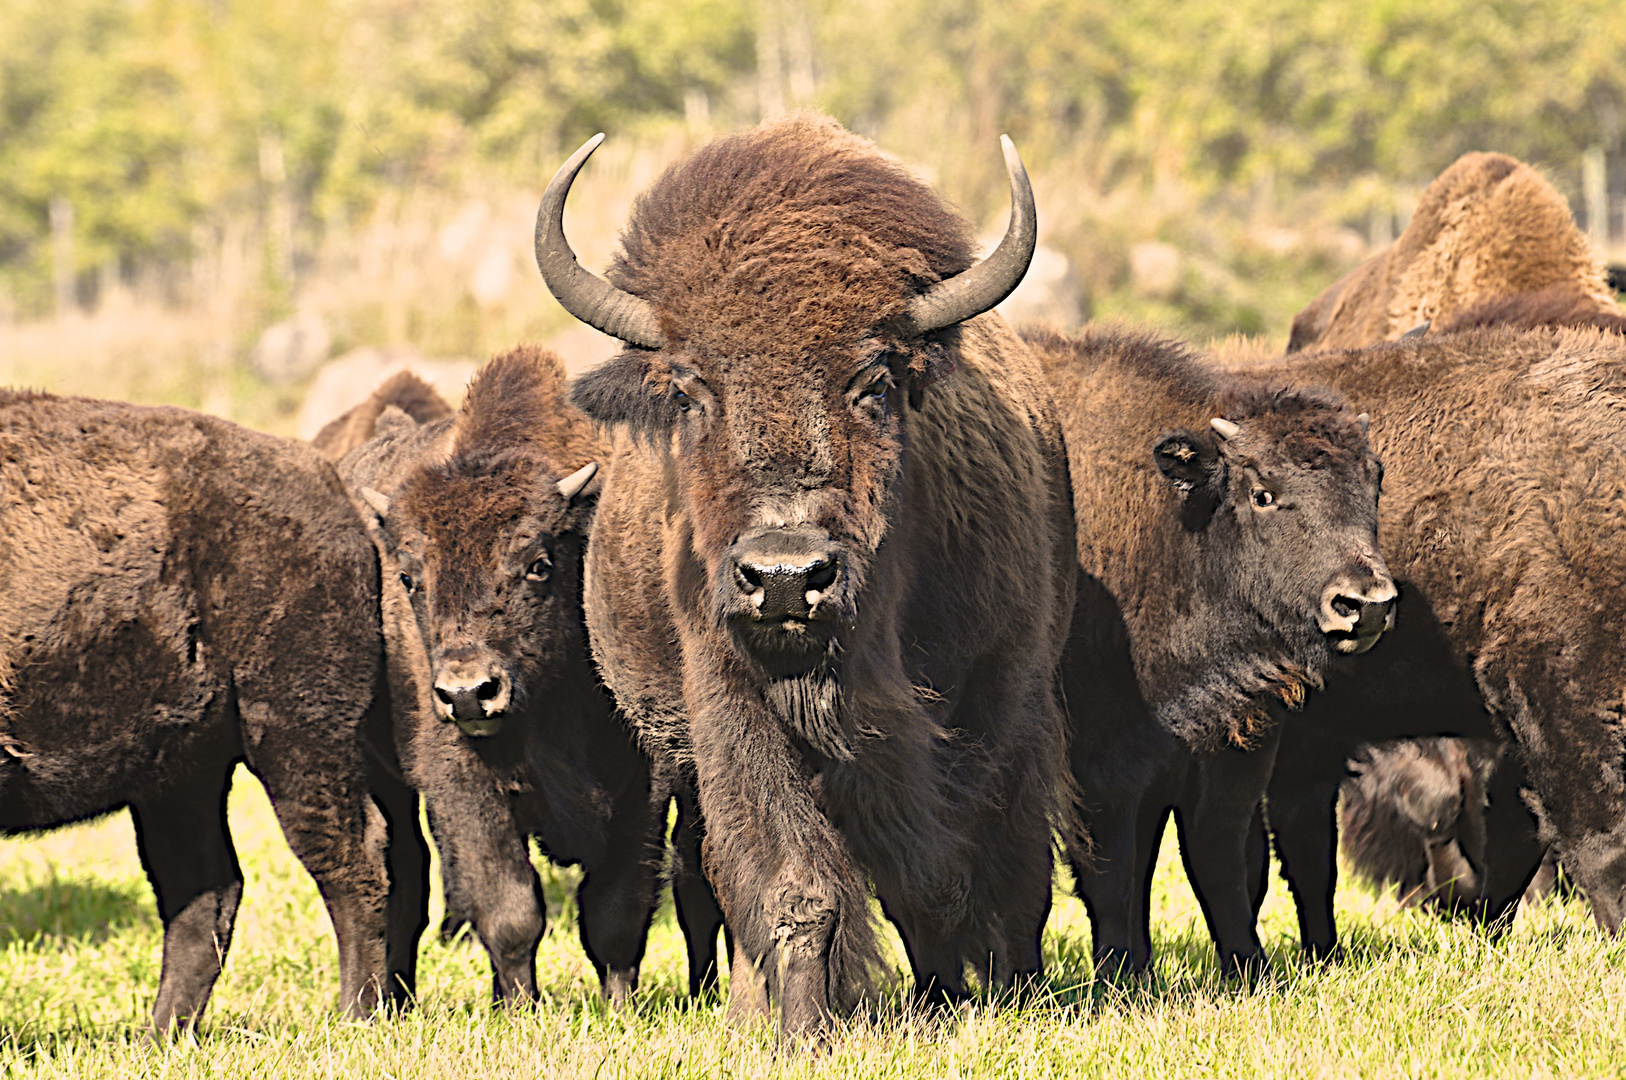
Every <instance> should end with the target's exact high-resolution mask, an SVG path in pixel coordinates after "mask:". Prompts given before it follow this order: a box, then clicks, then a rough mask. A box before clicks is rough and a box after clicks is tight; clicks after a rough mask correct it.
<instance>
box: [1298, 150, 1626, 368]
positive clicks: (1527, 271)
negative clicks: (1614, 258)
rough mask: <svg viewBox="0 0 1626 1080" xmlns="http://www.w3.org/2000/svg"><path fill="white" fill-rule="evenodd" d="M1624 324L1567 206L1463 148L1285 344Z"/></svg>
mask: <svg viewBox="0 0 1626 1080" xmlns="http://www.w3.org/2000/svg"><path fill="white" fill-rule="evenodd" d="M1425 324H1428V332H1430V333H1440V332H1444V331H1447V330H1453V329H1467V328H1469V327H1473V326H1484V325H1493V324H1494V325H1516V326H1525V327H1530V326H1536V325H1565V326H1581V325H1597V326H1600V327H1603V328H1606V329H1607V328H1610V327H1613V328H1614V329H1616V330H1622V329H1626V312H1622V310H1621V309H1620V307H1619V305H1617V304H1616V303H1615V298H1614V290H1613V289H1611V288H1610V287H1609V285H1608V284H1607V283H1606V281H1605V277H1604V270H1603V267H1602V266H1601V265H1600V264H1599V263H1598V260H1597V258H1596V257H1595V256H1594V255H1593V254H1592V249H1591V247H1590V245H1589V244H1588V243H1587V239H1586V237H1585V236H1583V235H1582V234H1581V232H1580V230H1578V229H1577V228H1576V227H1575V223H1574V221H1573V220H1572V219H1571V217H1570V209H1569V204H1568V203H1567V202H1565V201H1564V197H1563V196H1562V195H1560V194H1559V193H1558V192H1557V191H1555V190H1553V187H1552V185H1551V184H1549V183H1547V181H1546V180H1544V179H1543V178H1542V176H1541V174H1540V173H1538V172H1536V171H1535V170H1534V169H1532V168H1530V167H1529V166H1528V165H1525V164H1522V163H1521V162H1518V161H1516V160H1514V159H1513V158H1510V157H1508V156H1506V155H1505V154H1466V155H1464V156H1463V157H1462V158H1461V159H1460V160H1458V161H1457V163H1456V164H1454V165H1452V166H1451V167H1450V168H1449V169H1447V170H1446V171H1445V172H1443V173H1441V174H1440V176H1439V177H1438V178H1437V179H1436V180H1435V181H1434V182H1433V183H1432V184H1430V185H1429V187H1428V190H1427V191H1425V192H1424V193H1423V197H1422V200H1421V201H1420V202H1419V203H1418V205H1417V210H1416V212H1415V213H1414V214H1413V215H1412V219H1411V222H1410V223H1409V224H1408V225H1407V226H1406V229H1405V231H1404V232H1403V233H1401V235H1400V239H1399V240H1398V241H1396V242H1395V244H1394V246H1393V247H1391V248H1389V249H1388V250H1386V251H1384V252H1382V253H1381V254H1379V255H1376V256H1374V257H1373V258H1371V259H1368V260H1367V261H1366V262H1364V263H1362V264H1361V265H1360V266H1358V267H1356V268H1355V269H1354V270H1351V271H1350V272H1349V273H1348V274H1346V275H1344V276H1343V277H1342V278H1340V279H1339V280H1338V281H1336V282H1334V283H1333V284H1332V285H1330V286H1328V287H1327V289H1326V290H1325V291H1324V292H1323V293H1322V294H1321V295H1320V296H1318V297H1316V299H1315V300H1314V301H1313V302H1312V303H1311V304H1310V306H1309V307H1307V308H1305V309H1304V310H1303V311H1301V312H1299V314H1298V316H1297V317H1296V318H1295V319H1294V320H1293V330H1292V334H1291V336H1290V337H1289V339H1288V344H1287V351H1288V352H1300V351H1304V350H1309V349H1332V348H1355V347H1360V346H1363V345H1371V344H1375V343H1377V342H1380V341H1394V340H1396V339H1397V338H1399V337H1400V336H1401V335H1402V334H1404V333H1407V332H1408V331H1412V330H1416V329H1420V328H1423V327H1424V325H1425Z"/></svg>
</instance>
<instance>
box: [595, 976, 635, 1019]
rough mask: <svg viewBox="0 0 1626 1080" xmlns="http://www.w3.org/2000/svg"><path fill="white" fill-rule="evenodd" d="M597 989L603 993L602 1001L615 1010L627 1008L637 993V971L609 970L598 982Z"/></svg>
mask: <svg viewBox="0 0 1626 1080" xmlns="http://www.w3.org/2000/svg"><path fill="white" fill-rule="evenodd" d="M599 989H600V990H601V991H603V993H604V1000H605V1001H608V1002H609V1003H610V1004H611V1005H614V1006H615V1007H616V1008H617V1009H625V1008H628V1007H629V1006H630V1005H631V1004H632V996H633V994H635V993H637V992H638V969H637V968H635V967H632V968H610V969H609V970H607V971H606V972H605V973H604V977H603V979H601V980H600V982H599Z"/></svg>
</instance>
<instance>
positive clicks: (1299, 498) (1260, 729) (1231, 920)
mask: <svg viewBox="0 0 1626 1080" xmlns="http://www.w3.org/2000/svg"><path fill="white" fill-rule="evenodd" d="M1028 339H1029V341H1030V343H1031V344H1032V345H1033V346H1034V347H1035V349H1036V350H1037V351H1038V353H1039V354H1040V356H1041V357H1042V359H1043V362H1044V368H1045V375H1046V377H1047V378H1048V379H1049V381H1050V383H1051V385H1052V386H1053V387H1054V389H1055V391H1056V397H1057V401H1058V405H1059V409H1060V412H1061V420H1062V429H1063V431H1064V432H1065V433H1066V438H1067V451H1068V457H1069V460H1070V462H1071V466H1072V478H1073V509H1074V514H1075V519H1076V522H1077V544H1078V546H1077V558H1078V562H1079V566H1080V569H1081V570H1082V571H1083V574H1084V578H1083V582H1082V584H1081V586H1080V590H1079V602H1078V606H1077V608H1076V609H1075V612H1074V618H1073V631H1072V639H1071V640H1070V641H1069V643H1068V649H1067V652H1066V654H1065V655H1064V657H1063V661H1062V670H1063V679H1064V685H1065V687H1066V690H1067V695H1068V700H1069V705H1070V708H1071V711H1072V719H1073V725H1074V727H1073V771H1074V777H1075V779H1076V781H1077V783H1078V786H1079V789H1080V793H1081V796H1082V798H1083V800H1084V806H1085V812H1086V821H1087V823H1088V825H1089V827H1090V831H1091V835H1092V838H1093V840H1094V842H1095V845H1096V854H1097V856H1098V857H1097V859H1096V861H1095V863H1094V864H1093V865H1089V864H1085V863H1082V862H1080V863H1079V864H1078V865H1076V866H1075V876H1076V878H1077V881H1078V885H1079V888H1080V891H1081V892H1082V894H1083V896H1084V898H1085V899H1086V901H1087V902H1088V903H1089V906H1090V911H1091V915H1092V917H1093V920H1094V924H1095V949H1096V958H1097V961H1098V963H1100V964H1101V966H1102V967H1103V969H1104V970H1105V971H1106V972H1108V973H1111V974H1115V973H1117V972H1118V971H1119V970H1121V969H1124V968H1128V969H1131V970H1138V969H1140V968H1142V967H1144V966H1145V964H1146V963H1147V962H1148V960H1149V958H1150V955H1149V954H1150V941H1149V938H1148V936H1147V932H1146V927H1145V924H1144V919H1145V916H1144V902H1143V898H1142V897H1141V896H1140V895H1138V893H1139V890H1141V889H1143V888H1144V887H1145V884H1146V883H1147V882H1149V881H1150V869H1151V860H1152V859H1153V858H1155V856H1156V851H1157V843H1156V839H1157V834H1158V833H1160V832H1161V830H1162V827H1163V820H1164V818H1165V817H1166V816H1167V814H1168V812H1169V811H1170V809H1171V808H1172V809H1174V810H1176V812H1177V813H1179V814H1180V817H1181V821H1182V823H1183V826H1184V828H1183V834H1184V835H1183V839H1184V842H1185V843H1184V849H1183V850H1184V852H1185V857H1186V864H1187V867H1188V869H1189V870H1190V873H1191V877H1192V881H1193V885H1194V887H1195V888H1196V891H1197V893H1198V896H1199V898H1200V899H1201V901H1202V904H1203V911H1204V914H1205V915H1206V916H1207V918H1208V920H1209V925H1210V929H1211V930H1212V931H1213V933H1214V936H1215V941H1216V944H1217V945H1218V947H1219V952H1220V959H1221V963H1222V965H1223V966H1224V968H1225V969H1226V970H1228V971H1230V970H1234V969H1235V968H1236V967H1237V966H1238V965H1242V964H1256V963H1259V962H1261V961H1262V960H1263V950H1262V948H1261V946H1260V943H1259V939H1258V937H1257V935H1256V934H1255V933H1254V931H1253V910H1252V906H1251V897H1250V895H1249V892H1248V888H1247V882H1246V881H1245V880H1244V879H1243V878H1242V877H1241V876H1240V874H1237V873H1236V872H1235V871H1236V868H1237V867H1239V866H1240V865H1242V863H1243V860H1244V851H1245V841H1246V829H1245V828H1244V829H1243V830H1240V831H1236V832H1232V833H1227V832H1225V831H1224V827H1223V826H1224V824H1225V822H1226V820H1227V818H1226V815H1225V814H1223V813H1219V812H1217V809H1216V807H1217V804H1225V806H1226V807H1228V809H1229V810H1230V811H1232V812H1233V813H1238V812H1239V813H1240V814H1241V816H1242V818H1243V823H1244V826H1245V825H1246V823H1247V820H1248V818H1249V816H1250V815H1251V814H1252V811H1253V808H1254V807H1255V806H1257V804H1258V802H1259V799H1260V797H1261V796H1262V794H1263V792H1264V786H1265V783H1266V781H1267V780H1268V778H1269V775H1270V767H1271V761H1272V759H1273V754H1274V746H1275V740H1276V738H1277V737H1278V735H1279V731H1278V720H1279V718H1280V717H1279V714H1280V712H1281V709H1282V707H1283V706H1286V707H1287V708H1296V707H1298V706H1300V705H1301V704H1302V703H1303V702H1304V700H1305V693H1306V691H1307V690H1309V689H1313V688H1316V687H1319V686H1320V685H1321V684H1322V680H1323V677H1324V676H1325V674H1326V672H1327V671H1328V669H1329V668H1330V666H1331V663H1332V658H1333V655H1334V651H1335V650H1334V640H1335V639H1333V638H1330V637H1329V635H1328V634H1327V633H1326V632H1324V631H1323V629H1322V621H1321V619H1322V615H1321V611H1322V608H1323V605H1324V604H1326V602H1327V601H1326V599H1325V597H1326V596H1328V595H1329V594H1331V595H1339V594H1341V595H1349V596H1362V595H1370V596H1372V597H1373V598H1374V600H1377V598H1379V597H1392V595H1393V590H1392V586H1391V585H1390V583H1389V581H1388V576H1387V573H1386V571H1385V569H1384V565H1383V560H1382V559H1381V558H1380V557H1379V555H1378V552H1377V506H1376V502H1377V483H1378V473H1379V466H1378V464H1377V461H1376V459H1375V458H1374V457H1373V456H1372V453H1371V450H1370V449H1369V448H1368V446H1367V442H1366V436H1365V433H1364V432H1363V430H1362V428H1361V426H1360V424H1359V423H1358V421H1357V417H1356V416H1355V414H1354V411H1353V410H1352V409H1350V408H1349V407H1348V406H1346V405H1345V404H1344V402H1343V401H1342V399H1340V398H1339V397H1338V396H1337V395H1334V394H1327V393H1324V392H1316V391H1307V390H1296V389H1290V388H1286V387H1284V386H1282V385H1280V384H1271V383H1268V382H1262V381H1259V380H1253V379H1247V378H1239V377H1236V376H1233V375H1228V374H1226V373H1224V372H1222V371H1218V370H1216V369H1214V368H1212V367H1209V366H1206V365H1204V364H1202V363H1201V362H1199V361H1198V360H1197V359H1196V358H1195V357H1194V356H1193V355H1192V354H1191V353H1190V352H1188V351H1187V350H1186V349H1185V348H1184V347H1182V346H1180V345H1177V344H1175V343H1172V342H1167V341H1160V340H1158V339H1156V338H1153V337H1150V336H1147V335H1144V334H1138V333H1132V332H1126V331H1122V330H1114V329H1094V330H1090V331H1087V332H1085V333H1083V334H1082V335H1080V336H1079V337H1076V338H1070V337H1064V336H1061V335H1058V334H1051V333H1045V332H1033V333H1030V334H1029V335H1028ZM1213 417H1222V418H1226V419H1229V420H1230V421H1232V422H1234V423H1236V424H1237V425H1238V426H1239V427H1240V431H1239V432H1238V433H1236V434H1235V435H1232V436H1231V437H1229V438H1223V439H1222V438H1221V437H1220V436H1219V435H1218V434H1217V433H1216V432H1215V431H1214V430H1212V429H1211V427H1210V423H1209V421H1210V419H1211V418H1213ZM1329 590H1331V591H1330V593H1329ZM1371 606H1372V607H1373V608H1374V610H1373V612H1372V613H1371V614H1372V616H1373V621H1372V623H1371V624H1370V630H1369V631H1368V634H1375V633H1381V628H1382V625H1383V619H1384V616H1385V615H1386V614H1387V612H1388V602H1387V599H1384V600H1381V601H1378V602H1377V603H1374V604H1373V605H1371ZM1365 644H1367V645H1370V637H1368V638H1367V640H1366V641H1365ZM1273 713H1274V715H1273ZM1193 748H1195V749H1196V750H1197V751H1198V753H1197V754H1195V755H1194V754H1193ZM1248 750H1252V751H1254V752H1251V753H1250V752H1244V751H1248ZM1216 824H1217V825H1219V826H1220V827H1219V828H1213V827H1211V826H1214V825H1216Z"/></svg>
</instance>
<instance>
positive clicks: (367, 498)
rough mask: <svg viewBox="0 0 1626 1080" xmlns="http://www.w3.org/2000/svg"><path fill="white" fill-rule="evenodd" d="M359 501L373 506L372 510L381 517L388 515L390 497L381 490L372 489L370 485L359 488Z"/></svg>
mask: <svg viewBox="0 0 1626 1080" xmlns="http://www.w3.org/2000/svg"><path fill="white" fill-rule="evenodd" d="M361 501H362V502H364V503H366V504H367V505H368V506H370V507H372V508H373V512H374V513H376V514H377V515H378V516H379V517H381V518H387V517H389V516H390V497H389V496H388V495H386V494H384V493H383V492H382V491H374V490H373V489H372V488H370V487H364V488H362V489H361Z"/></svg>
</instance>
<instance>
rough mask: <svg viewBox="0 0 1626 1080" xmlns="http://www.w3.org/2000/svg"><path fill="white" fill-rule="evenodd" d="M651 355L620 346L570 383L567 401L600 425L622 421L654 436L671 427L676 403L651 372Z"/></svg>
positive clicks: (643, 351) (674, 416)
mask: <svg viewBox="0 0 1626 1080" xmlns="http://www.w3.org/2000/svg"><path fill="white" fill-rule="evenodd" d="M653 355H654V354H652V353H650V352H647V351H645V350H642V349H624V350H622V351H621V353H620V354H618V355H616V356H614V357H612V358H610V359H609V360H606V361H605V362H604V363H602V364H600V365H599V366H598V367H596V368H594V369H593V370H591V371H588V372H585V373H584V374H582V375H581V376H579V377H578V378H577V379H576V380H575V381H574V382H573V383H571V385H570V401H571V403H572V404H573V405H575V406H576V408H578V409H580V410H581V411H582V412H584V413H586V414H587V415H588V416H590V417H592V418H593V419H594V420H596V421H598V422H599V423H601V424H625V425H627V428H628V429H629V430H630V431H632V432H633V433H634V434H638V435H655V434H658V433H660V432H663V431H666V430H668V429H669V428H671V426H672V421H673V420H674V419H675V418H676V416H677V406H675V405H673V404H672V401H671V398H670V397H668V395H667V392H666V387H665V386H664V385H662V383H663V381H664V380H658V379H654V378H651V376H652V375H653V374H654V371H653V364H652V362H651V361H652V359H653Z"/></svg>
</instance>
